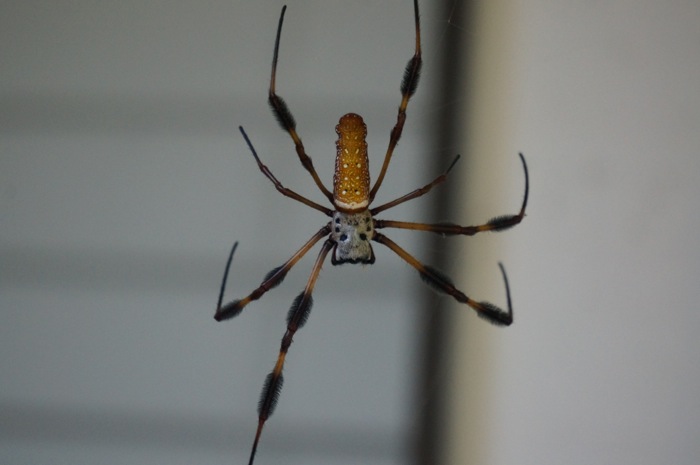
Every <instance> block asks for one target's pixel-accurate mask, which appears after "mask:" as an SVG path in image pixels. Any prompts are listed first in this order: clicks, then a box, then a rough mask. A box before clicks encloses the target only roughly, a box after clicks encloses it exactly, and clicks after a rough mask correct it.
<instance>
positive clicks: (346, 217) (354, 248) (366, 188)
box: [214, 0, 529, 465]
mask: <svg viewBox="0 0 700 465" xmlns="http://www.w3.org/2000/svg"><path fill="white" fill-rule="evenodd" d="M286 9H287V7H286V6H284V7H283V8H282V12H281V14H280V18H279V24H278V26H277V37H276V40H275V50H274V55H273V59H272V74H271V78H270V89H269V95H268V101H269V104H270V107H271V108H272V113H273V114H274V116H275V118H276V119H277V121H278V122H279V124H280V125H281V126H282V129H284V130H285V131H286V132H288V133H289V135H290V136H291V138H292V140H293V141H294V146H295V149H296V152H297V155H298V156H299V160H300V161H301V164H302V165H303V166H304V168H305V169H306V170H307V171H308V172H309V173H310V174H311V177H312V178H313V180H314V182H315V183H316V185H317V186H318V188H319V189H320V190H321V192H322V193H323V195H325V196H326V198H327V199H328V200H329V201H330V203H331V204H332V206H333V208H328V207H325V206H323V205H320V204H318V203H316V202H314V201H313V200H310V199H308V198H306V197H304V196H302V195H300V194H298V193H296V192H294V191H293V190H291V189H289V188H287V187H284V186H283V185H282V183H281V182H280V181H279V180H278V179H277V178H276V177H275V175H274V174H272V171H270V170H269V169H268V167H267V166H265V165H264V164H263V163H262V162H261V161H260V158H259V157H258V154H257V152H256V150H255V148H254V147H253V144H252V143H251V141H250V139H249V137H248V135H247V134H246V132H245V130H244V129H243V127H239V130H240V132H241V134H242V135H243V138H244V139H245V141H246V144H247V145H248V148H249V149H250V152H251V153H252V155H253V158H255V161H256V163H257V164H258V168H259V169H260V171H262V173H263V174H264V175H265V176H266V177H267V178H268V179H269V180H270V181H271V182H272V183H273V184H274V186H275V188H276V189H277V190H278V191H279V192H280V193H281V194H282V195H284V196H286V197H290V198H292V199H294V200H296V201H298V202H301V203H303V204H304V205H307V206H309V207H311V208H313V209H315V210H318V211H320V212H321V213H323V214H325V215H326V216H328V217H330V221H329V222H328V223H327V224H326V225H324V226H323V227H322V228H321V229H319V230H318V232H316V234H314V235H313V236H312V237H311V239H309V240H308V241H307V242H306V243H305V244H304V245H303V246H302V247H301V248H300V249H299V250H298V251H297V252H296V253H294V255H292V256H291V258H289V260H287V261H286V262H285V263H284V264H282V265H281V266H278V267H277V268H274V269H273V270H272V271H270V272H269V273H268V274H267V275H266V276H265V278H264V279H263V281H262V283H261V284H260V286H259V287H258V288H257V289H255V290H253V291H252V292H251V293H250V294H249V295H248V296H246V297H244V298H242V299H238V300H233V301H231V302H229V303H227V304H226V305H223V306H222V300H223V295H224V290H225V287H226V281H227V277H228V272H229V269H230V266H231V261H232V259H233V255H234V252H235V250H236V247H237V246H238V243H237V242H236V243H235V244H234V245H233V247H232V248H231V252H230V254H229V257H228V261H227V263H226V268H225V270H224V276H223V279H222V283H221V289H220V292H219V300H218V303H217V307H216V314H215V315H214V318H215V319H216V320H217V321H222V320H227V319H229V318H233V317H235V316H236V315H238V314H240V313H241V311H242V310H243V309H244V308H245V306H246V305H248V304H249V303H250V302H252V301H253V300H257V299H259V298H260V297H262V296H263V295H264V294H265V293H266V292H268V291H269V290H271V289H272V288H274V287H275V286H277V285H279V284H280V283H281V282H282V280H283V279H284V278H285V276H286V275H287V273H288V272H289V270H290V269H291V268H292V267H293V266H294V265H295V264H296V263H297V262H298V261H299V260H300V259H301V258H302V257H303V256H304V255H305V254H306V253H307V252H308V251H309V250H310V249H311V248H312V247H313V246H314V245H315V244H316V243H317V242H319V241H320V240H322V239H324V238H325V241H324V242H323V245H322V246H321V251H320V252H319V254H318V256H317V258H316V262H315V263H314V265H313V267H312V269H311V274H310V276H309V279H308V281H307V283H306V286H305V288H304V290H303V291H302V292H301V293H300V294H299V295H298V296H297V297H296V298H295V299H294V302H293V303H292V305H291V308H290V309H289V313H288V315H287V330H286V332H285V334H284V336H283V338H282V342H281V346H280V351H279V356H278V358H277V363H276V364H275V366H274V368H273V370H272V372H270V373H269V374H268V375H267V377H266V379H265V383H264V385H263V389H262V393H261V397H260V401H259V404H258V426H257V429H256V431H255V438H254V440H253V446H252V449H251V452H250V458H249V462H248V464H249V465H252V464H253V461H254V460H255V454H256V451H257V448H258V443H259V441H260V436H261V434H262V430H263V426H264V425H265V422H266V421H267V419H268V418H269V417H270V415H272V412H273V410H274V408H275V405H276V403H277V399H278V397H279V394H280V390H281V389H282V383H283V377H282V369H283V367H284V361H285V358H286V356H287V351H288V349H289V346H290V345H291V343H292V338H293V337H294V335H295V334H296V332H297V330H299V328H301V327H302V326H303V325H304V323H306V320H307V319H308V317H309V312H310V311H311V306H312V303H313V299H312V296H311V294H312V292H313V289H314V285H315V284H316V279H317V278H318V276H319V273H320V271H321V266H322V264H323V262H324V261H325V260H326V257H327V255H328V254H329V253H330V254H331V263H332V264H333V265H341V264H344V263H355V264H356V263H361V264H372V263H374V260H375V256H374V252H373V250H372V245H371V241H374V242H377V243H379V244H382V245H384V246H386V247H388V248H389V249H390V250H392V251H393V252H394V253H396V254H397V255H398V256H399V257H401V258H402V259H403V260H405V261H406V262H407V263H408V264H409V265H411V266H412V267H413V268H415V269H416V270H417V271H418V273H419V274H420V277H421V278H422V279H423V281H425V282H426V283H427V284H428V285H429V286H431V287H432V288H434V289H435V290H437V291H438V292H442V293H445V294H448V295H450V296H452V297H453V298H454V299H455V300H457V301H458V302H460V303H463V304H466V305H468V306H469V307H471V308H472V309H474V310H475V311H476V313H477V315H479V316H480V317H482V318H484V319H486V320H488V321H489V322H491V323H493V324H495V325H499V326H508V325H510V324H511V323H512V322H513V309H512V305H511V298H510V289H509V286H508V278H507V276H506V272H505V269H504V267H503V265H502V264H501V263H499V264H498V265H499V268H500V271H501V274H502V276H503V281H504V284H505V291H506V301H507V304H508V309H507V311H504V310H502V309H501V308H499V307H497V306H496V305H494V304H492V303H489V302H479V301H476V300H473V299H471V298H470V297H468V296H467V295H465V294H464V293H463V292H462V291H460V290H459V289H457V288H456V287H455V286H454V284H453V283H452V281H451V280H450V278H448V277H447V276H445V275H444V274H443V273H441V272H440V271H438V270H436V269H434V268H432V267H430V266H427V265H424V264H423V263H421V262H420V261H419V260H417V259H416V258H415V257H413V256H412V255H411V254H409V253H408V252H406V251H405V250H404V249H402V248H401V247H400V246H399V245H398V244H396V243H395V242H394V241H392V240H391V239H389V238H388V237H387V236H385V235H384V234H382V233H380V232H378V231H377V230H378V229H384V228H399V229H413V230H418V231H429V232H433V233H438V234H442V235H456V234H461V235H466V236H472V235H474V234H476V233H479V232H483V231H503V230H505V229H508V228H510V227H512V226H515V225H517V224H518V223H520V222H521V221H522V219H523V218H524V216H525V207H526V206H527V199H528V191H529V181H528V172H527V164H526V163H525V158H524V157H523V155H522V154H519V156H520V160H521V162H522V165H523V170H524V173H525V195H524V198H523V202H522V206H521V207H520V212H519V213H517V214H515V215H504V216H499V217H496V218H493V219H491V220H490V221H488V222H487V223H484V224H481V225H478V226H459V225H457V224H454V223H437V224H425V223H411V222H404V221H395V220H381V219H377V218H375V215H377V214H379V213H381V212H383V211H385V210H388V209H390V208H392V207H395V206H397V205H399V204H402V203H404V202H407V201H409V200H412V199H415V198H417V197H421V196H423V195H425V194H427V193H428V192H429V191H430V190H431V189H432V188H433V187H435V186H437V185H438V184H441V183H442V182H444V181H445V180H446V179H447V175H448V173H449V172H450V170H451V169H452V167H453V166H454V165H455V163H456V162H457V160H458V159H459V155H457V156H456V157H455V159H454V160H453V161H452V163H451V164H450V166H449V167H448V168H447V170H446V171H445V172H444V173H442V174H441V175H439V176H438V177H436V178H435V179H434V180H433V181H432V182H430V183H428V184H426V185H425V186H423V187H421V188H419V189H416V190H414V191H412V192H409V193H408V194H406V195H403V196H401V197H399V198H397V199H395V200H392V201H391V202H387V203H385V204H382V205H379V206H377V207H372V208H370V205H371V204H372V201H373V200H374V198H375V196H376V194H377V191H378V190H379V188H380V187H381V185H382V181H383V180H384V176H385V175H386V171H387V168H388V166H389V162H390V161H391V156H392V154H393V152H394V149H395V147H396V144H397V143H398V141H399V139H400V138H401V133H402V130H403V126H404V122H405V121H406V107H407V106H408V101H409V100H410V98H411V96H412V95H413V94H414V93H415V91H416V88H417V86H418V78H419V74H420V68H421V43H420V20H419V13H418V0H414V1H413V10H414V18H415V31H416V39H415V52H414V54H413V57H412V58H411V59H410V60H409V61H408V64H407V65H406V69H405V71H404V75H403V80H402V83H401V103H400V105H399V109H398V115H397V118H396V124H395V125H394V128H393V129H392V131H391V135H390V138H389V147H388V148H387V151H386V154H385V155H384V163H383V164H382V167H381V170H380V172H379V176H378V177H377V179H376V180H375V182H374V185H373V186H372V187H371V188H370V176H369V169H368V165H369V159H368V156H367V143H366V142H365V137H366V135H367V127H366V125H365V123H364V121H363V120H362V117H361V116H359V115H357V114H355V113H348V114H346V115H344V116H342V117H341V118H340V121H339V122H338V125H337V126H336V133H337V134H338V140H337V141H336V149H337V152H336V158H335V172H334V175H333V191H332V192H331V191H330V190H328V189H327V188H326V187H325V186H324V185H323V183H322V182H321V179H320V178H319V176H318V174H317V173H316V170H315V169H314V166H313V163H312V161H311V158H310V157H309V156H308V155H307V154H306V150H305V149H304V144H303V143H302V141H301V138H300V137H299V135H298V134H297V131H296V123H295V121H294V117H293V116H292V113H291V112H290V110H289V108H288V107H287V104H286V103H285V102H284V100H283V99H282V98H281V97H280V96H279V95H277V92H276V90H275V80H276V75H277V58H278V53H279V45H280V36H281V33H282V23H283V21H284V14H285V11H286Z"/></svg>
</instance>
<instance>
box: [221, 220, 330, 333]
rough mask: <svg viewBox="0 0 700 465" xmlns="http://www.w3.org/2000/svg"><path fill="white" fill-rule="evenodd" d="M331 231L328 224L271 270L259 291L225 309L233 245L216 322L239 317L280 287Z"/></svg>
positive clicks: (231, 303) (230, 304) (256, 290)
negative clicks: (224, 297) (294, 267)
mask: <svg viewBox="0 0 700 465" xmlns="http://www.w3.org/2000/svg"><path fill="white" fill-rule="evenodd" d="M330 232H331V229H330V224H327V225H326V226H324V227H322V228H321V229H319V230H318V232H317V233H316V234H314V235H313V236H312V237H311V239H309V240H308V241H307V242H306V244H304V245H303V246H302V247H301V249H299V250H297V252H296V253H295V254H294V255H292V256H291V258H290V259H289V260H287V261H286V262H285V263H284V264H283V265H281V266H278V267H277V268H274V269H273V270H271V271H270V272H269V273H268V274H267V275H266V276H265V279H263V282H262V283H261V284H260V286H258V288H257V289H255V290H254V291H253V292H251V293H250V294H249V295H247V296H246V297H244V298H242V299H237V300H233V301H231V302H229V303H227V304H226V305H224V306H223V307H222V306H221V300H222V298H223V296H224V288H225V286H226V278H227V276H228V270H229V267H230V266H231V259H232V258H233V252H234V251H235V250H236V246H237V245H238V243H235V244H234V245H233V249H232V250H231V254H230V255H229V259H228V262H227V263H226V270H225V271H224V279H223V282H222V283H221V291H220V293H219V303H218V305H217V306H216V313H215V314H214V319H215V320H216V321H222V320H228V319H230V318H233V317H234V316H237V315H238V314H239V313H241V311H243V308H244V307H245V306H246V305H248V304H249V303H250V302H252V301H253V300H258V299H259V298H260V297H262V296H263V295H264V294H265V293H266V292H267V291H269V290H270V289H272V288H274V287H276V286H278V285H279V284H280V283H281V282H282V281H283V280H284V278H285V277H286V276H287V272H289V270H290V269H291V268H292V267H293V266H294V265H295V264H296V263H297V262H298V261H299V260H301V258H302V257H303V256H304V255H305V254H306V252H308V251H309V249H311V247H313V246H314V245H315V244H316V243H317V242H318V241H320V240H321V239H323V237H324V236H327V235H328V234H330Z"/></svg>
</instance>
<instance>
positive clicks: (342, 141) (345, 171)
mask: <svg viewBox="0 0 700 465" xmlns="http://www.w3.org/2000/svg"><path fill="white" fill-rule="evenodd" d="M335 132H336V133H337V134H338V140H337V141H336V143H335V145H336V149H337V151H336V156H335V172H334V174H333V203H334V204H335V206H336V207H337V208H338V209H339V210H342V211H345V212H356V211H359V210H364V209H365V208H367V205H369V158H368V156H367V141H366V140H365V139H366V137H367V125H366V124H365V122H364V121H363V120H362V117H361V116H360V115H357V114H355V113H348V114H347V115H344V116H342V117H341V118H340V121H339V122H338V125H337V126H336V127H335Z"/></svg>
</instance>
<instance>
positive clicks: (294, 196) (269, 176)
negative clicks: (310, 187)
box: [238, 126, 333, 216]
mask: <svg viewBox="0 0 700 465" xmlns="http://www.w3.org/2000/svg"><path fill="white" fill-rule="evenodd" d="M238 129H239V130H240V131H241V134H243V138H244V139H245V141H246V144H248V148H249V149H250V151H251V152H252V153H253V157H254V158H255V161H256V162H257V164H258V168H260V171H262V173H263V174H264V175H265V176H267V179H269V180H270V181H272V184H274V185H275V188H276V189H277V190H278V191H279V192H280V193H281V194H282V195H284V196H285V197H289V198H292V199H294V200H296V201H298V202H301V203H303V204H304V205H307V206H309V207H311V208H314V209H316V210H318V211H320V212H322V213H325V214H326V215H327V216H333V210H331V209H330V208H327V207H324V206H323V205H319V204H317V203H316V202H314V201H313V200H310V199H307V198H306V197H304V196H303V195H301V194H297V193H296V192H294V191H293V190H291V189H288V188H286V187H284V186H283V185H282V183H281V182H279V181H278V180H277V178H276V177H275V175H274V174H272V171H270V169H269V168H268V167H267V166H265V165H263V164H262V162H261V161H260V158H259V157H258V153H257V152H256V150H255V147H253V143H252V142H250V139H249V138H248V134H246V132H245V130H244V129H243V126H238Z"/></svg>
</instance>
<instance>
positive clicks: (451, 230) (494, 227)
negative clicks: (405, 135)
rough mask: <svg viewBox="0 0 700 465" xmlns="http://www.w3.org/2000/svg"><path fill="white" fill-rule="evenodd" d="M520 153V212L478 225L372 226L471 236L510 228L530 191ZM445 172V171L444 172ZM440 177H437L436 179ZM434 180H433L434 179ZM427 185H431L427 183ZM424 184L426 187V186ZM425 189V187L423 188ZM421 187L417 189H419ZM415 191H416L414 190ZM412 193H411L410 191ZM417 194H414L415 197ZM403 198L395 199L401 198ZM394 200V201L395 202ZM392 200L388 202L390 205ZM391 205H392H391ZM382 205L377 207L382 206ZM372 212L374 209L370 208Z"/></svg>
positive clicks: (396, 223) (380, 222)
mask: <svg viewBox="0 0 700 465" xmlns="http://www.w3.org/2000/svg"><path fill="white" fill-rule="evenodd" d="M519 155H520V160H521V161H522V163H523V170H524V171H525V195H524V196H523V203H522V205H521V207H520V212H518V214H516V215H503V216H497V217H495V218H492V219H491V220H489V221H488V222H486V223H484V224H480V225H478V226H460V225H458V224H454V223H437V224H425V223H411V222H407V221H393V220H377V219H375V220H374V227H375V228H378V229H381V228H399V229H413V230H416V231H428V232H434V233H438V234H446V235H455V234H462V235H465V236H473V235H474V234H476V233H479V232H483V231H504V230H506V229H508V228H512V227H513V226H515V225H517V224H519V223H520V222H521V221H522V220H523V218H524V217H525V209H526V208H527V199H528V196H529V192H530V181H529V176H528V173H527V164H526V163H525V157H523V154H522V153H521V154H519ZM445 174H447V173H445ZM438 179H440V178H437V179H436V181H437V180H438ZM434 182H435V181H434ZM428 186H431V185H430V184H428ZM428 186H426V187H428ZM423 189H425V188H423ZM420 190H421V189H418V191H420ZM416 192H417V191H416ZM411 194H413V193H411ZM411 194H408V195H407V196H405V197H408V196H410V195H411ZM417 196H418V195H416V197H417ZM401 199H403V197H402V198H400V199H397V200H396V201H398V200H401ZM396 201H394V202H396ZM392 203H393V202H389V204H387V205H390V204H392ZM392 206H393V205H392ZM382 207H384V205H382V206H381V207H378V208H382ZM372 212H373V213H374V210H372Z"/></svg>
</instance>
